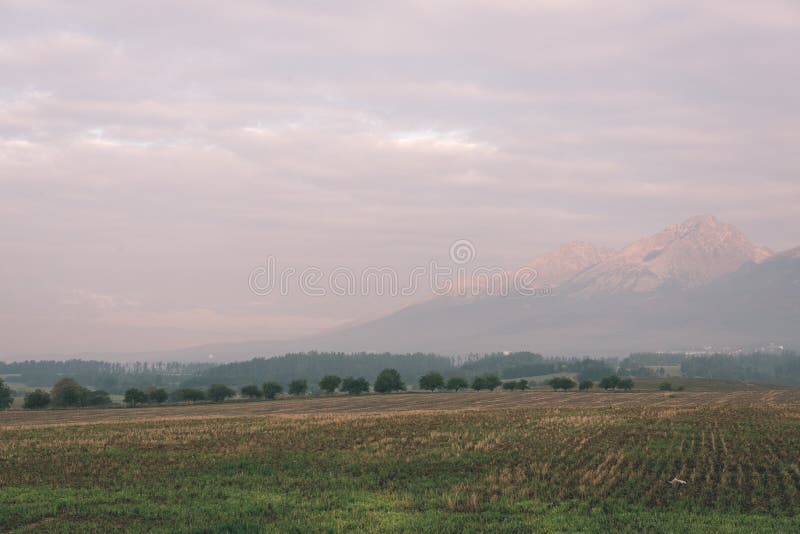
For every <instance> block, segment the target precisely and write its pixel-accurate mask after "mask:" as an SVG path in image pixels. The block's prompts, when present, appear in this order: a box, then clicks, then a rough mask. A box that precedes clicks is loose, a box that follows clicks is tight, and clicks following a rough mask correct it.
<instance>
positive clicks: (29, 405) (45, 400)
mask: <svg viewBox="0 0 800 534" xmlns="http://www.w3.org/2000/svg"><path fill="white" fill-rule="evenodd" d="M49 404H50V394H49V393H48V392H46V391H45V390H43V389H37V390H35V391H31V392H30V393H27V394H26V395H25V403H24V404H23V405H22V407H23V408H25V409H26V410H38V409H41V408H46V407H47V406H48V405H49Z"/></svg>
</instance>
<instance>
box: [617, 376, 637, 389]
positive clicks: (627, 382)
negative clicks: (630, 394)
mask: <svg viewBox="0 0 800 534" xmlns="http://www.w3.org/2000/svg"><path fill="white" fill-rule="evenodd" d="M617 387H619V388H620V389H624V390H625V391H630V390H632V389H633V380H631V379H630V378H623V379H621V380H620V381H619V384H618V385H617Z"/></svg>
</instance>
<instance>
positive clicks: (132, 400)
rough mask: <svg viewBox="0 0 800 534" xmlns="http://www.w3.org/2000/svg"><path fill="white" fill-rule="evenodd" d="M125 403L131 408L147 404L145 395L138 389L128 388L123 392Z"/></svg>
mask: <svg viewBox="0 0 800 534" xmlns="http://www.w3.org/2000/svg"><path fill="white" fill-rule="evenodd" d="M124 400H125V403H126V404H130V405H131V406H136V405H137V404H143V403H145V402H147V393H145V392H144V391H142V390H141V389H139V388H130V389H129V390H127V391H126V392H125V398H124Z"/></svg>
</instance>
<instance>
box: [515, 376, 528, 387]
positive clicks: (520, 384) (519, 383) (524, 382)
mask: <svg viewBox="0 0 800 534" xmlns="http://www.w3.org/2000/svg"><path fill="white" fill-rule="evenodd" d="M517 389H528V381H527V380H525V379H524V378H520V379H519V380H517Z"/></svg>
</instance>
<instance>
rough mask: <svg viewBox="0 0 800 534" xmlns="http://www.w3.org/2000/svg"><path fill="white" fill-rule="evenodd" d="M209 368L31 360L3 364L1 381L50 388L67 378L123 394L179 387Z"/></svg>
mask: <svg viewBox="0 0 800 534" xmlns="http://www.w3.org/2000/svg"><path fill="white" fill-rule="evenodd" d="M209 367H212V365H211V364H208V363H179V362H156V363H148V362H133V363H112V362H103V361H97V360H77V359H76V360H65V361H55V360H38V361H34V360H28V361H22V362H12V363H3V362H0V377H3V376H5V378H6V381H7V382H10V383H19V384H25V385H26V386H29V387H45V388H49V387H51V386H52V385H53V384H55V383H56V382H58V381H59V380H60V379H62V378H64V377H69V378H74V379H75V380H76V381H78V382H79V383H80V384H84V385H87V386H91V387H93V388H96V389H102V390H104V391H107V392H109V393H122V392H124V391H125V390H126V389H128V388H132V387H136V388H144V387H148V386H157V387H165V388H173V387H178V386H179V385H180V384H181V382H183V381H184V380H186V379H187V378H189V377H191V376H194V375H196V374H198V373H200V372H202V371H204V370H206V369H208V368H209Z"/></svg>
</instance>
